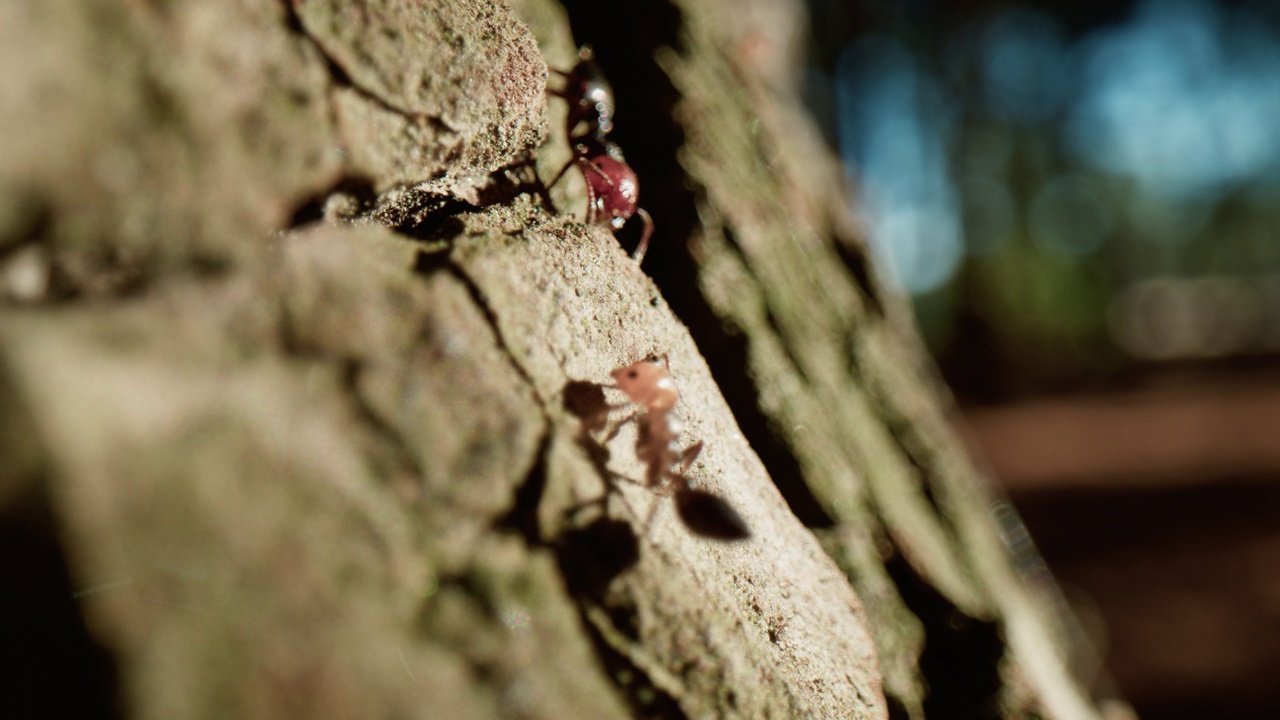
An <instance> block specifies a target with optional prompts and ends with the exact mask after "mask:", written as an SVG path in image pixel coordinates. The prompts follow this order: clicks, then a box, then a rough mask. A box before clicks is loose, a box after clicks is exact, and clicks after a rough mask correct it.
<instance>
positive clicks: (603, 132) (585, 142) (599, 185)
mask: <svg viewBox="0 0 1280 720" xmlns="http://www.w3.org/2000/svg"><path fill="white" fill-rule="evenodd" d="M578 58H579V59H578V64H577V65H574V66H573V68H572V69H570V70H568V71H564V70H555V69H552V72H554V73H556V74H558V75H560V76H561V77H563V78H564V87H563V88H561V89H560V90H554V89H551V88H548V89H547V92H549V93H551V94H552V95H556V96H559V97H562V98H564V99H565V101H566V102H568V103H569V116H568V119H567V121H566V123H565V133H566V134H567V135H568V136H569V144H570V145H571V146H572V147H573V152H574V157H573V159H572V160H570V161H569V162H567V163H565V166H564V167H563V168H561V169H560V172H558V173H556V176H555V178H554V179H553V180H552V181H551V182H550V183H549V184H548V185H547V187H548V188H551V187H554V186H555V184H556V183H558V182H560V178H562V177H564V174H565V173H566V172H568V170H569V168H571V167H577V168H578V170H580V171H581V172H582V179H583V181H584V182H585V183H586V187H587V223H588V224H590V225H596V224H606V223H607V224H608V225H609V226H610V227H611V228H612V229H613V230H620V229H621V228H622V226H623V225H625V224H626V223H627V220H628V219H630V218H631V216H632V215H639V216H640V219H641V220H643V221H644V232H643V234H642V235H641V236H640V244H638V245H637V246H636V250H635V252H634V253H633V254H632V257H634V258H635V261H636V263H637V264H639V263H641V262H643V261H644V255H645V252H647V251H648V249H649V236H650V235H652V234H653V218H651V217H649V213H647V212H645V210H644V208H642V207H639V206H638V205H637V204H636V203H637V202H638V201H639V199H640V183H639V182H638V181H637V179H636V173H635V171H634V170H632V169H631V166H630V165H628V164H627V161H626V159H624V158H623V157H622V148H620V147H618V144H617V143H615V142H613V141H611V140H609V139H608V137H607V136H608V134H609V132H610V131H612V130H613V89H612V88H611V87H609V83H608V82H607V81H606V80H605V79H604V75H603V74H602V73H601V72H600V67H599V66H598V65H596V62H595V53H594V52H593V51H592V49H591V46H590V45H583V46H582V48H581V49H579V50H578Z"/></svg>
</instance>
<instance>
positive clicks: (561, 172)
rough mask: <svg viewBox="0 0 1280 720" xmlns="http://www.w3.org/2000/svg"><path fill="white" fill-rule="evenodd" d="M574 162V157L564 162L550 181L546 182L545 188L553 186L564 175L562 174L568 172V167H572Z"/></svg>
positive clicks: (575, 159)
mask: <svg viewBox="0 0 1280 720" xmlns="http://www.w3.org/2000/svg"><path fill="white" fill-rule="evenodd" d="M576 162H577V158H574V159H573V160H570V161H569V162H567V163H565V164H564V167H562V168H560V172H558V173H556V176H555V177H554V178H552V179H551V182H549V183H547V189H548V190H550V189H551V188H553V187H555V186H556V183H558V182H560V178H562V177H564V174H565V173H567V172H569V168H571V167H573V165H574V163H576Z"/></svg>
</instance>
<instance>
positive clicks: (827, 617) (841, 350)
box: [0, 0, 1124, 718]
mask: <svg viewBox="0 0 1280 720" xmlns="http://www.w3.org/2000/svg"><path fill="white" fill-rule="evenodd" d="M609 5H610V4H608V3H595V4H590V3H576V2H575V3H571V4H570V7H569V10H568V12H567V13H566V11H565V9H564V8H562V7H561V6H560V5H558V4H555V3H553V2H550V1H549V0H521V1H520V2H517V3H515V7H514V8H513V7H510V6H508V5H505V4H503V3H501V2H497V1H496V0H452V1H449V2H437V3H419V2H414V1H412V0H359V1H356V2H335V1H332V0H294V2H292V3H287V4H286V3H281V2H278V1H274V0H240V1H239V2H232V1H231V0H218V1H216V2H214V1H209V2H200V3H175V4H172V5H165V4H154V3H152V4H145V3H144V4H138V3H77V2H73V1H71V0H39V1H36V0H27V1H26V2H19V3H16V4H10V5H8V6H7V7H6V8H5V9H4V10H3V11H0V20H3V21H0V57H3V58H4V60H5V62H3V63H0V66H2V67H5V68H7V73H6V74H7V75H8V78H7V84H6V86H5V91H4V92H5V96H4V98H3V101H2V102H0V130H2V131H3V132H0V138H3V139H0V178H2V179H3V184H2V185H0V187H2V188H3V192H0V282H2V283H3V286H2V289H3V292H4V293H5V296H6V298H7V300H6V302H5V305H4V307H3V308H0V457H3V458H4V462H3V463H2V464H0V537H3V538H5V539H6V542H4V543H2V545H3V548H4V550H3V553H4V564H3V570H2V571H0V573H2V575H3V576H4V578H5V581H4V582H5V585H6V586H8V587H11V588H15V591H14V592H6V593H4V595H5V599H4V600H2V601H0V602H3V603H4V612H3V615H2V616H0V617H3V625H4V626H5V630H4V633H5V635H6V636H7V637H6V640H5V642H4V643H3V646H4V647H5V648H6V652H7V654H9V655H10V657H9V658H8V659H6V665H7V666H8V667H20V668H21V670H20V671H19V672H17V673H16V674H12V675H9V676H8V677H7V678H6V679H7V680H8V681H9V682H12V683H15V687H13V688H11V689H10V690H11V692H8V693H6V697H7V698H12V700H10V701H9V702H10V704H11V707H12V709H15V710H16V711H17V714H16V715H15V717H28V716H30V717H36V716H39V715H48V714H50V713H53V714H55V715H56V714H57V712H58V711H62V712H64V713H74V714H76V715H77V716H81V717H89V716H100V717H137V718H153V717H154V718H175V717H202V716H219V717H226V716H233V717H249V718H252V717H302V716H311V717H335V718H336V717H422V718H498V717H504V718H509V717H510V718H514V717H520V718H526V717H527V718H563V717H696V718H701V717H740V718H764V717H785V718H792V717H797V718H798V717H823V718H826V717H831V718H835V717H847V718H884V717H894V718H925V717H929V718H934V717H984V716H985V717H1009V718H1015V717H1052V718H1092V717H1100V716H1102V715H1103V714H1111V715H1116V716H1120V715H1122V714H1123V713H1124V706H1123V705H1122V704H1120V703H1118V702H1117V701H1112V700H1106V701H1102V700H1099V699H1097V698H1095V697H1094V695H1093V694H1092V692H1093V691H1092V690H1090V689H1089V681H1090V680H1091V679H1090V678H1082V677H1079V673H1078V672H1077V670H1078V668H1079V666H1080V663H1079V658H1078V657H1076V656H1074V655H1073V652H1075V651H1074V650H1073V648H1072V646H1071V641H1072V638H1071V632H1070V627H1071V626H1070V621H1069V617H1068V616H1067V615H1066V613H1065V610H1064V609H1063V608H1062V606H1061V604H1060V602H1058V600H1057V595H1056V594H1055V593H1056V590H1055V589H1054V588H1053V585H1052V581H1051V580H1050V579H1049V578H1048V575H1047V573H1044V571H1043V568H1042V567H1040V566H1039V565H1037V564H1036V557H1035V555H1034V551H1029V550H1028V549H1027V546H1026V544H1025V541H1023V540H1020V539H1019V538H1018V537H1017V536H1015V535H1012V534H1011V533H1016V531H1018V529H1019V527H1020V526H1018V525H1017V524H1016V518H1014V517H1013V516H1012V515H1011V514H1010V512H1011V511H1009V510H1008V506H1007V504H1006V503H1002V502H1001V501H1000V500H999V498H998V496H997V495H996V494H995V491H994V490H993V489H992V488H991V487H990V486H989V485H988V484H987V483H986V481H985V480H984V478H983V476H982V473H981V472H980V471H978V470H977V469H975V466H974V464H973V462H972V461H971V460H970V459H968V458H967V457H966V456H965V455H964V454H963V452H962V450H961V447H960V445H959V444H958V443H957V441H956V439H955V437H954V433H953V432H952V430H951V429H950V427H949V425H948V423H947V421H946V418H945V413H946V410H947V402H948V401H947V399H946V394H945V390H944V389H943V388H942V386H941V385H940V383H939V382H938V381H937V379H936V377H935V375H934V372H933V370H932V368H931V366H930V365H929V362H928V360H927V358H926V357H925V355H924V353H923V352H922V350H921V346H920V343H919V341H918V340H917V338H916V336H915V334H914V330H913V329H912V326H911V321H910V318H909V314H908V311H907V309H906V307H905V305H904V303H903V301H902V299H901V298H899V297H897V296H895V295H894V294H893V293H892V292H889V291H887V290H886V289H885V288H884V287H883V286H882V285H881V284H880V283H879V282H878V280H877V278H876V271H875V270H874V267H873V264H872V262H871V261H870V259H869V257H868V252H867V249H866V245H865V243H864V241H863V239H862V237H861V234H860V232H859V230H858V225H857V222H856V219H855V218H854V217H853V216H852V215H851V214H850V211H849V210H848V204H849V194H848V192H847V191H846V189H845V184H844V183H843V181H842V175H841V170H840V168H839V166H838V164H837V162H836V161H835V159H834V157H833V156H832V153H831V151H830V150H829V149H828V148H827V147H825V146H824V144H823V142H822V141H821V139H820V137H818V135H817V134H816V132H815V130H814V129H813V127H812V126H811V124H810V123H809V121H808V120H807V119H806V118H805V117H804V116H803V114H802V113H801V112H800V111H799V110H798V107H799V103H798V101H797V97H796V90H795V87H794V83H792V82H791V81H790V80H789V78H792V77H794V76H795V74H796V72H797V70H796V68H797V67H798V66H797V65H796V62H795V57H796V47H797V46H796V45H795V44H794V41H795V38H796V37H797V35H795V34H794V33H785V32H782V31H783V30H784V29H788V28H790V29H791V30H795V29H798V28H799V27H800V23H801V22H802V20H801V16H800V14H799V13H800V8H799V6H798V4H797V5H796V6H795V7H792V6H790V5H788V4H777V3H763V2H762V3H751V4H747V5H742V4H739V3H732V2H713V1H710V0H704V1H702V2H697V1H696V0H680V1H678V2H674V3H672V4H660V5H652V4H643V3H624V4H622V5H621V6H619V7H605V6H609ZM571 22H572V27H573V35H572V36H571V33H570V24H571ZM574 36H576V39H577V40H578V41H590V42H592V43H594V44H595V46H596V49H597V56H598V57H599V59H600V61H601V65H602V67H603V69H604V71H605V73H606V74H607V75H608V77H609V79H610V80H611V82H612V83H613V85H614V90H615V92H616V95H617V99H618V120H617V126H618V127H617V130H616V131H615V133H614V136H613V137H615V138H616V139H617V140H618V142H619V143H620V144H621V145H622V147H624V148H625V150H626V152H627V156H628V158H629V160H630V161H631V164H632V165H633V166H634V167H635V168H636V170H637V172H638V174H639V176H640V178H641V181H642V183H643V185H642V188H641V204H642V205H643V206H644V207H646V208H648V209H649V210H650V212H651V213H652V214H653V216H654V218H655V220H656V222H657V233H656V234H655V236H654V240H653V243H654V245H653V249H652V250H651V251H650V254H649V257H648V259H647V260H646V263H645V266H644V268H643V269H642V268H641V267H639V266H637V264H636V263H635V262H633V261H632V259H631V258H630V257H629V256H628V255H627V254H626V252H625V251H624V250H623V249H622V248H621V247H620V245H619V242H618V240H617V239H615V238H614V237H613V236H612V235H611V234H610V233H609V232H608V231H607V230H606V229H604V228H601V227H589V226H585V225H583V224H581V222H579V221H578V220H575V217H576V218H579V219H580V218H581V217H582V215H583V212H582V210H581V208H583V207H584V204H585V198H584V195H583V187H582V183H581V181H580V180H577V181H574V180H572V179H571V180H570V181H568V182H565V183H560V184H557V185H556V187H554V188H553V189H552V191H551V193H550V195H549V196H548V195H547V193H544V192H541V191H540V189H539V188H538V187H537V185H538V183H537V182H536V179H535V178H534V175H535V174H536V176H537V177H541V178H544V179H545V178H550V177H552V176H553V175H554V174H555V172H556V171H557V170H558V169H559V168H560V167H561V166H562V165H563V164H564V163H565V162H566V160H567V159H568V158H569V157H570V156H571V151H570V149H569V145H568V141H567V138H566V135H565V132H564V130H563V124H564V116H565V105H564V103H563V102H562V101H561V100H559V99H556V98H554V97H549V96H548V94H547V93H546V86H547V82H548V80H547V75H548V71H547V67H548V64H549V65H550V66H551V67H553V68H566V67H568V66H570V65H572V63H573V61H574V58H575V57H576V46H575V42H574ZM544 58H545V59H544ZM551 82H552V84H553V85H554V84H555V80H554V79H553V80H552V81H551ZM571 175H572V173H570V176H571ZM575 182H576V183H577V184H576V185H575V184H574V183H575ZM548 200H549V201H550V205H552V206H554V207H551V206H548ZM557 208H558V209H560V212H556V209H557ZM646 272H647V273H649V274H648V275H647V274H646ZM659 355H665V356H666V357H667V359H668V361H669V364H670V372H671V376H672V378H673V380H674V383H675V385H676V387H677V388H678V389H679V392H680V404H679V407H678V409H679V412H680V415H681V417H682V418H683V420H684V425H683V430H682V434H681V438H682V443H683V444H684V445H688V444H691V443H693V442H694V441H698V440H700V441H702V442H704V443H705V448H704V450H703V451H702V452H701V454H699V455H698V456H697V458H696V460H695V462H694V463H693V464H692V466H691V468H690V470H689V472H688V475H689V476H690V478H691V479H692V480H693V481H694V482H696V483H697V486H698V487H699V488H700V489H701V490H703V491H705V492H708V493H712V494H714V495H716V496H718V497H719V498H722V499H723V501H724V502H725V503H727V504H728V506H729V507H730V508H732V510H733V512H734V513H736V514H737V515H740V516H741V518H742V519H743V520H744V521H745V522H746V524H747V526H748V527H749V528H750V532H751V537H750V538H748V539H746V540H743V541H732V542H731V541H723V540H717V539H714V538H708V537H706V536H705V535H706V534H707V533H706V532H699V528H698V527H697V522H696V521H691V520H690V519H689V518H687V517H683V518H682V510H683V508H682V507H681V506H680V503H681V500H682V496H681V495H680V494H678V493H677V495H676V497H671V496H668V495H666V494H664V493H662V492H657V491H655V488H651V487H644V486H643V485H644V484H643V483H641V482H637V481H636V479H638V478H642V477H644V474H645V470H646V468H645V466H644V464H643V463H642V462H641V460H640V459H639V458H638V456H637V452H636V450H637V448H636V443H637V426H636V425H635V424H632V423H624V424H621V425H620V428H619V430H618V432H617V433H616V434H612V433H610V432H609V429H608V428H603V427H602V426H601V423H600V422H599V420H600V415H601V413H602V412H603V410H604V409H606V408H604V407H603V406H602V404H603V403H617V402H619V401H620V400H621V399H622V395H621V394H620V393H618V391H616V390H613V389H609V388H607V387H605V386H606V385H608V384H609V383H610V382H611V381H610V372H611V371H612V370H614V369H615V368H618V367H621V366H624V365H627V364H630V363H632V362H635V361H637V360H640V359H642V358H645V357H653V356H659ZM622 415H623V411H619V412H616V413H614V414H613V417H614V418H615V419H616V418H620V417H621V416H622ZM1019 543H1021V544H1019ZM6 714H7V713H6ZM63 716H68V715H65V714H64V715H63Z"/></svg>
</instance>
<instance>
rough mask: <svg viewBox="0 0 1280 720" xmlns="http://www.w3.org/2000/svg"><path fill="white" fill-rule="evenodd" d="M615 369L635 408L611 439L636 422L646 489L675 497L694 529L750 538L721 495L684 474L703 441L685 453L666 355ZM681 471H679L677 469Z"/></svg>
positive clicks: (708, 534)
mask: <svg viewBox="0 0 1280 720" xmlns="http://www.w3.org/2000/svg"><path fill="white" fill-rule="evenodd" d="M661 359H662V363H663V365H662V366H659V365H658V363H657V359H645V360H640V361H638V362H634V363H632V364H630V365H627V366H624V367H620V368H618V369H617V370H614V371H613V372H612V373H611V374H612V375H613V380H614V383H615V384H614V385H612V386H609V385H606V386H604V387H613V388H615V389H617V390H621V391H622V392H623V393H626V395H627V398H628V399H629V400H630V401H631V403H633V404H635V405H636V406H637V407H636V409H635V410H634V411H633V412H632V413H631V414H630V415H628V416H627V417H625V418H623V419H622V420H620V421H619V422H618V424H617V425H616V426H615V427H614V429H613V430H612V431H610V432H609V433H608V434H607V435H606V436H605V439H606V441H607V440H609V439H611V438H612V437H613V436H614V435H617V433H618V431H619V430H621V429H622V426H623V425H625V424H627V423H628V422H632V421H634V422H635V423H636V427H637V433H636V457H637V458H639V459H640V460H641V461H642V462H643V463H644V464H645V486H646V487H649V488H651V489H653V490H654V492H656V493H658V494H659V495H672V496H673V499H674V500H675V504H676V513H677V514H678V515H679V517H680V520H681V521H682V522H683V523H684V524H685V526H686V527H688V528H689V529H690V530H692V531H694V532H696V533H698V534H699V535H703V536H705V537H711V538H715V539H718V540H742V539H745V538H748V537H750V536H751V531H750V530H749V529H748V528H747V524H746V522H745V521H744V520H743V519H742V517H741V516H740V515H738V513H737V512H736V511H735V510H734V509H733V508H732V507H730V506H729V504H728V503H726V502H725V501H724V500H723V499H721V498H720V497H719V496H717V495H714V494H712V493H709V492H707V491H705V490H699V489H697V488H695V487H693V484H692V481H691V480H690V479H689V477H688V476H687V475H686V474H685V473H687V472H688V471H689V467H690V466H691V465H692V464H693V461H694V460H695V459H696V458H697V457H698V454H699V453H700V452H702V441H698V442H696V443H694V444H692V445H690V446H689V447H687V448H684V449H683V450H681V449H680V444H679V440H680V437H679V436H680V427H679V422H678V420H677V418H676V417H675V414H674V410H675V406H676V402H677V401H678V400H679V398H680V395H679V392H677V390H676V386H675V383H674V382H673V381H672V380H671V363H670V362H669V361H668V360H667V356H666V355H663V356H662V357H661ZM677 467H678V469H677Z"/></svg>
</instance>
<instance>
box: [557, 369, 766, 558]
mask: <svg viewBox="0 0 1280 720" xmlns="http://www.w3.org/2000/svg"><path fill="white" fill-rule="evenodd" d="M609 387H612V386H609V385H603V384H601V383H595V382H590V381H585V380H570V381H569V382H568V383H567V384H566V385H565V387H564V390H563V397H564V408H565V410H566V411H568V412H569V413H570V414H572V415H574V416H575V417H577V418H578V419H579V421H580V422H581V424H582V430H581V432H580V433H579V434H578V437H577V442H578V446H579V447H580V448H582V450H583V451H584V452H585V454H586V455H587V458H588V459H589V460H590V462H591V464H592V465H593V466H594V467H595V469H596V472H597V473H598V474H599V475H600V477H601V478H603V480H604V485H605V488H604V494H603V495H601V496H600V497H599V498H596V499H594V500H589V501H586V502H584V503H580V504H579V505H576V506H574V507H571V508H569V509H568V510H566V511H565V512H566V514H568V515H569V516H572V515H576V514H577V513H579V512H582V511H583V510H586V509H588V508H591V507H595V506H600V507H601V510H602V512H601V517H602V518H607V517H608V515H607V512H604V511H606V510H607V509H608V503H609V500H610V498H611V497H612V496H613V495H615V494H619V490H618V488H619V484H620V483H624V482H625V483H629V484H632V485H637V486H640V487H644V488H647V489H649V490H650V491H651V492H653V494H654V495H655V502H654V503H653V505H652V507H651V508H650V510H649V513H648V515H647V517H646V519H645V521H644V523H643V525H642V526H641V527H642V533H646V534H647V533H648V530H649V527H650V525H651V524H652V523H653V519H654V517H655V516H656V514H657V511H658V508H659V507H660V505H659V503H658V501H657V498H658V497H661V496H664V495H669V496H670V497H671V498H672V501H673V503H674V504H675V509H676V517H677V518H678V519H679V520H680V522H681V524H682V525H684V527H685V528H686V529H688V530H689V531H690V532H692V533H694V534H695V535H698V536H700V537H703V538H708V539H711V540H721V541H732V540H745V539H747V538H749V537H751V530H750V528H748V526H747V523H746V521H745V520H743V519H742V516H741V515H739V514H738V512H737V511H736V510H734V509H733V507H732V506H731V505H730V504H729V503H728V502H726V501H725V500H724V499H723V498H721V497H720V496H719V495H716V494H714V493H711V492H708V491H706V490H702V489H700V488H696V487H693V486H692V484H691V483H690V481H689V480H688V478H686V477H685V476H684V475H683V474H680V473H674V472H672V473H669V475H670V476H671V477H672V478H673V479H674V480H676V482H672V483H670V484H669V485H666V486H659V487H654V486H653V485H650V484H648V483H645V482H643V481H640V480H636V479H634V478H630V477H627V476H625V475H622V474H621V473H618V472H616V471H615V470H613V469H612V468H610V467H609V460H610V459H611V457H612V453H611V452H610V450H609V447H608V443H609V442H610V441H611V440H613V438H614V437H615V436H616V435H617V434H618V432H619V431H620V430H621V429H622V427H624V426H625V425H627V424H628V423H632V422H637V421H638V420H639V418H640V417H641V415H640V411H637V412H633V413H631V414H629V415H627V416H625V417H624V418H622V419H621V420H619V421H616V422H615V423H613V427H612V428H610V427H609V426H610V419H609V416H610V414H611V413H612V412H613V411H614V410H618V409H621V408H624V407H627V406H628V405H630V403H622V404H613V403H610V402H609V401H608V398H607V397H606V396H605V392H604V391H605V389H606V388H609ZM624 502H625V500H624ZM628 509H629V510H630V512H631V514H632V515H633V516H637V517H638V514H637V513H636V512H635V511H634V510H633V509H631V508H630V507H629V506H628Z"/></svg>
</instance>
